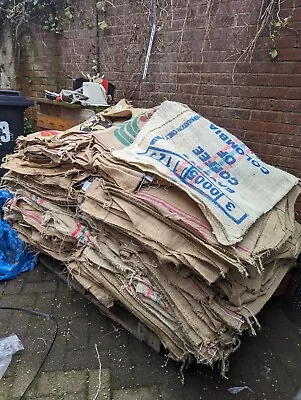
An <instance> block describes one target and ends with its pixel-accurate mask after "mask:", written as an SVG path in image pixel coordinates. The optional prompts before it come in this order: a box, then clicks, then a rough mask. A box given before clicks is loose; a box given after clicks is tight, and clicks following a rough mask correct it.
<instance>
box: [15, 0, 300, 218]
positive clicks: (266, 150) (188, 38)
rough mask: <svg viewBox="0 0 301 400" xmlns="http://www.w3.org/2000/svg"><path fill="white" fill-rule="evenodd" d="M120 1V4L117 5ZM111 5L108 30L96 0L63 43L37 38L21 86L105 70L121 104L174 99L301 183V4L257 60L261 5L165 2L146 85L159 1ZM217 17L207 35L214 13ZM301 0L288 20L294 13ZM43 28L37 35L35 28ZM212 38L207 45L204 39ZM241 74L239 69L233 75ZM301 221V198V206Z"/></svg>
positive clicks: (263, 39) (81, 5)
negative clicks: (250, 49) (251, 47)
mask: <svg viewBox="0 0 301 400" xmlns="http://www.w3.org/2000/svg"><path fill="white" fill-rule="evenodd" d="M112 3H113V4H114V6H113V5H111V4H112ZM112 3H111V4H109V2H106V13H105V15H104V17H103V16H102V15H100V16H99V18H100V20H102V19H103V18H104V19H105V20H106V22H107V24H108V28H107V29H105V30H103V31H102V30H101V29H97V26H96V10H95V3H93V2H92V0H86V1H85V2H84V1H79V0H77V1H75V4H77V5H78V6H77V8H78V10H79V11H77V12H76V13H75V20H74V21H72V22H70V23H68V24H66V26H65V31H64V34H63V36H62V37H60V38H59V39H58V38H57V37H56V36H54V35H51V34H47V33H41V32H38V33H37V32H35V40H34V41H33V43H32V40H31V39H30V38H29V36H28V38H27V40H28V42H24V43H23V50H22V51H21V58H20V61H21V63H20V69H19V74H18V75H19V85H20V86H21V87H22V88H23V89H24V91H25V92H26V94H28V95H33V96H41V93H42V92H41V90H43V89H44V88H48V89H50V90H51V89H54V90H58V89H60V88H62V87H66V85H70V79H69V78H68V76H74V75H80V71H81V70H83V71H85V72H89V69H90V68H91V63H92V59H93V58H97V57H98V56H99V60H100V65H101V70H102V72H104V73H105V74H106V76H107V77H108V78H109V79H110V80H112V81H113V82H115V84H116V87H117V99H120V98H121V97H126V98H128V99H131V100H133V102H134V104H136V105H139V106H141V107H144V106H150V105H154V104H158V103H160V102H161V101H162V100H164V99H165V98H167V99H171V100H175V101H181V102H184V103H187V104H188V105H189V106H191V107H192V108H193V109H195V110H196V111H198V112H200V113H201V114H202V115H204V116H206V117H208V118H209V119H211V120H212V121H214V122H216V123H218V124H219V125H221V126H223V127H225V128H226V129H228V130H229V131H230V132H232V133H234V134H235V135H237V136H238V137H239V138H241V139H242V140H244V141H245V142H246V143H247V144H248V145H249V146H250V147H251V148H252V149H253V150H254V151H255V152H256V153H258V155H259V156H260V157H261V158H262V159H263V160H264V161H266V162H268V163H271V164H273V165H275V166H278V167H280V168H282V169H284V170H286V171H289V172H291V173H293V174H295V175H297V176H298V177H300V178H301V162H300V156H301V150H300V146H301V113H300V110H301V96H300V93H301V62H300V61H301V49H300V32H301V0H295V4H296V9H295V11H294V13H293V17H292V19H291V20H290V22H289V28H290V29H284V30H282V32H281V38H280V40H279V41H278V42H277V49H278V53H279V56H278V58H277V59H276V60H274V61H272V60H271V58H270V56H269V50H270V48H271V41H270V39H269V30H268V29H267V28H266V29H265V30H264V31H263V33H262V34H261V36H260V38H259V40H258V42H257V44H256V48H255V51H254V53H253V57H252V61H251V62H243V59H240V60H239V62H238V63H236V61H237V59H238V57H239V54H241V51H242V50H243V49H244V48H246V46H247V45H248V44H249V42H250V40H251V39H252V37H254V33H255V31H256V24H257V21H258V15H259V10H260V5H261V3H262V2H261V0H213V1H211V2H210V1H209V0H185V1H184V0H158V4H159V6H158V10H157V14H158V31H157V34H156V38H155V41H154V47H153V51H152V54H151V57H150V64H149V73H148V77H147V81H146V82H141V77H142V72H143V67H144V61H145V55H146V49H147V45H148V40H149V33H150V26H151V12H150V8H151V7H150V3H151V1H150V0H112ZM210 3H211V4H212V7H211V11H210V21H209V26H210V29H209V30H208V29H207V35H206V21H208V14H206V7H207V5H208V4H210ZM292 5H293V0H285V1H284V2H282V11H281V15H282V16H283V17H285V16H288V15H290V14H292ZM35 30H36V29H35ZM205 37H206V39H205V40H204V38H205ZM233 71H234V73H233ZM297 211H298V212H299V213H300V215H301V201H300V202H298V203H297Z"/></svg>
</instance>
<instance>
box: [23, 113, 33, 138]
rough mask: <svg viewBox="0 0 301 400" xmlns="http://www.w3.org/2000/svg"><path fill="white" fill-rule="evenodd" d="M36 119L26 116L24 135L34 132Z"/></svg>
mask: <svg viewBox="0 0 301 400" xmlns="http://www.w3.org/2000/svg"><path fill="white" fill-rule="evenodd" d="M35 122H36V121H35V120H34V119H32V118H31V119H30V118H26V117H24V135H29V134H30V133H33V132H34V128H33V127H34V125H35Z"/></svg>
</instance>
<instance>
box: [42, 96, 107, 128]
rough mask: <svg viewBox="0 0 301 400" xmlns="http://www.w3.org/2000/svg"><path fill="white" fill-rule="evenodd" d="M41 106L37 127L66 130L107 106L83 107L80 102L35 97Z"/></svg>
mask: <svg viewBox="0 0 301 400" xmlns="http://www.w3.org/2000/svg"><path fill="white" fill-rule="evenodd" d="M35 101H36V103H37V105H38V106H39V111H38V113H37V127H38V129H39V130H43V129H46V130H47V129H53V130H58V131H65V130H66V129H70V128H72V127H73V126H75V125H78V124H80V123H81V122H84V121H86V120H87V119H88V118H90V117H91V116H93V115H95V114H96V113H98V112H100V111H102V110H104V109H105V108H107V107H94V106H88V107H82V106H81V105H79V104H70V103H65V102H63V101H52V100H47V99H35Z"/></svg>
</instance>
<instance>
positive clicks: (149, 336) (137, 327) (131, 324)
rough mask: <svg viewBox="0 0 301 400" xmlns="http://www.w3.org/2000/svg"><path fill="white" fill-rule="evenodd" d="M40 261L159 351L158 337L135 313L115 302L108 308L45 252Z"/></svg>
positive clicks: (107, 314)
mask: <svg viewBox="0 0 301 400" xmlns="http://www.w3.org/2000/svg"><path fill="white" fill-rule="evenodd" d="M39 260H40V262H41V263H42V264H43V265H44V266H45V267H46V268H47V269H49V270H50V271H51V272H53V273H54V274H55V275H56V276H58V277H59V278H60V279H61V280H63V281H64V282H66V283H67V284H68V286H69V287H71V288H72V289H74V290H76V291H77V292H79V293H80V294H81V295H82V296H84V297H85V298H86V299H87V300H89V301H90V302H91V303H93V304H94V305H95V306H96V307H97V308H98V309H99V310H100V311H101V312H102V314H104V315H105V316H106V317H108V318H110V319H111V320H112V321H114V322H116V323H117V324H119V325H121V326H122V327H123V328H124V329H126V330H127V331H128V332H129V333H131V334H132V335H133V336H135V338H136V339H138V340H139V341H140V342H145V343H146V344H147V345H148V346H149V347H151V348H152V349H153V350H155V351H156V352H157V353H160V352H161V350H162V345H161V341H160V339H159V338H158V337H157V336H156V335H155V334H154V333H153V332H152V331H151V330H150V329H149V328H148V327H147V326H145V325H144V324H143V323H142V322H141V321H140V320H139V319H138V318H137V317H136V316H135V315H133V314H132V313H131V312H129V311H128V310H126V309H125V308H124V307H123V306H122V305H121V304H116V305H114V306H113V307H112V308H110V309H108V308H106V307H105V306H104V305H103V304H101V303H100V302H99V301H98V300H97V298H96V297H95V296H93V295H92V293H90V292H88V291H87V290H86V289H85V288H83V287H82V286H81V285H80V284H79V283H78V282H77V281H76V280H75V279H73V278H72V277H71V276H70V274H67V271H66V268H65V267H64V266H63V264H61V263H60V262H58V261H57V260H55V259H53V258H52V257H49V256H47V255H45V254H42V255H40V257H39Z"/></svg>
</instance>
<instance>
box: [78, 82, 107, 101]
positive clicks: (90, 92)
mask: <svg viewBox="0 0 301 400" xmlns="http://www.w3.org/2000/svg"><path fill="white" fill-rule="evenodd" d="M83 94H84V95H85V96H87V97H88V100H87V103H88V104H89V105H91V106H107V105H108V103H107V99H106V91H105V89H104V88H103V87H102V86H101V85H100V84H99V83H97V82H84V83H83Z"/></svg>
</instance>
